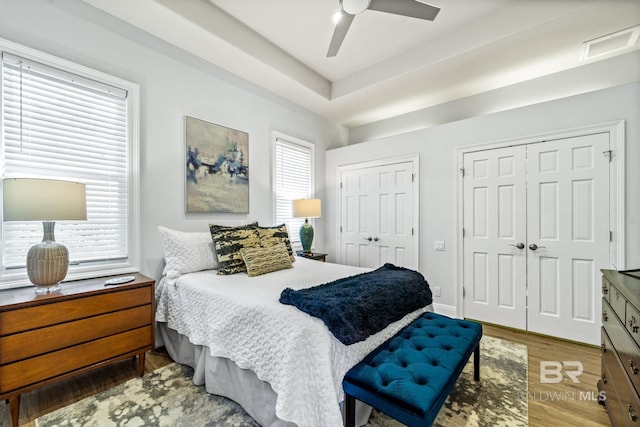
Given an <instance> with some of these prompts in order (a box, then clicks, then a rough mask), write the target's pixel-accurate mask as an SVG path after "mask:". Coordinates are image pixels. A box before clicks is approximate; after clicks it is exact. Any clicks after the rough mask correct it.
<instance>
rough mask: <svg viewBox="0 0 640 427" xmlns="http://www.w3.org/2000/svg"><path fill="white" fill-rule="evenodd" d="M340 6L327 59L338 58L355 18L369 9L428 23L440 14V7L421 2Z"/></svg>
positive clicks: (354, 0) (367, 0) (357, 1)
mask: <svg viewBox="0 0 640 427" xmlns="http://www.w3.org/2000/svg"><path fill="white" fill-rule="evenodd" d="M340 6H341V8H342V10H341V11H340V12H338V14H339V16H338V17H336V19H335V20H337V22H336V28H335V30H334V31H333V37H332V38H331V43H330V44H329V50H328V51H327V57H333V56H336V54H337V53H338V49H340V46H341V45H342V42H343V41H344V38H345V36H346V35H347V31H348V30H349V27H350V26H351V22H353V18H355V16H356V15H358V14H360V13H362V12H364V11H365V10H367V9H368V10H377V11H379V12H386V13H393V14H394V15H403V16H409V17H412V18H418V19H426V20H428V21H433V20H434V19H435V17H436V15H437V14H438V12H440V8H439V7H436V6H431V5H430V4H426V3H424V2H422V1H420V0H340ZM335 20H334V21H335Z"/></svg>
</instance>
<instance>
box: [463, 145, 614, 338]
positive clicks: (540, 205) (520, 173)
mask: <svg viewBox="0 0 640 427" xmlns="http://www.w3.org/2000/svg"><path fill="white" fill-rule="evenodd" d="M608 150H609V133H599V134H593V135H586V136H579V137H573V138H566V139H561V140H554V141H545V142H540V143H531V144H526V145H518V146H512V147H506V148H498V149H491V150H486V151H477V152H471V153H466V154H465V155H464V178H463V183H464V184H463V191H464V195H463V199H464V208H463V209H464V214H463V227H464V230H463V233H464V235H463V245H464V248H463V258H464V259H463V275H464V277H463V286H464V289H463V295H464V296H463V301H464V315H465V317H468V318H473V319H478V320H482V321H486V322H490V323H495V324H500V325H505V326H509V327H513V328H518V329H524V330H529V331H532V332H537V333H541V334H545V335H552V336H556V337H561V338H565V339H569V340H574V341H579V342H585V343H591V344H598V343H599V342H600V335H599V334H600V331H599V329H600V328H599V326H600V311H601V310H600V304H601V303H600V297H599V295H600V286H599V282H600V279H599V278H600V272H599V270H600V269H601V268H607V267H608V266H609V239H610V233H609V157H608V156H607V155H606V154H607V153H609V151H608Z"/></svg>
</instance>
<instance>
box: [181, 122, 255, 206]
mask: <svg viewBox="0 0 640 427" xmlns="http://www.w3.org/2000/svg"><path fill="white" fill-rule="evenodd" d="M185 141H186V170H185V176H186V211H187V213H197V212H201V213H248V212H249V134H248V133H246V132H242V131H239V130H235V129H231V128H228V127H225V126H221V125H217V124H214V123H210V122H207V121H204V120H200V119H196V118H194V117H189V116H186V120H185Z"/></svg>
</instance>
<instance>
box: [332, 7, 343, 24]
mask: <svg viewBox="0 0 640 427" xmlns="http://www.w3.org/2000/svg"><path fill="white" fill-rule="evenodd" d="M343 13H344V12H342V11H341V10H339V11H337V12H336V13H334V14H333V15H332V16H331V22H333V23H334V24H335V25H337V24H338V22H340V21H341V20H342V14H343Z"/></svg>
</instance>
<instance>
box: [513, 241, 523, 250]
mask: <svg viewBox="0 0 640 427" xmlns="http://www.w3.org/2000/svg"><path fill="white" fill-rule="evenodd" d="M509 246H513V247H514V248H518V249H524V243H522V242H518V243H516V244H515V245H513V244H511V245H509Z"/></svg>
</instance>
